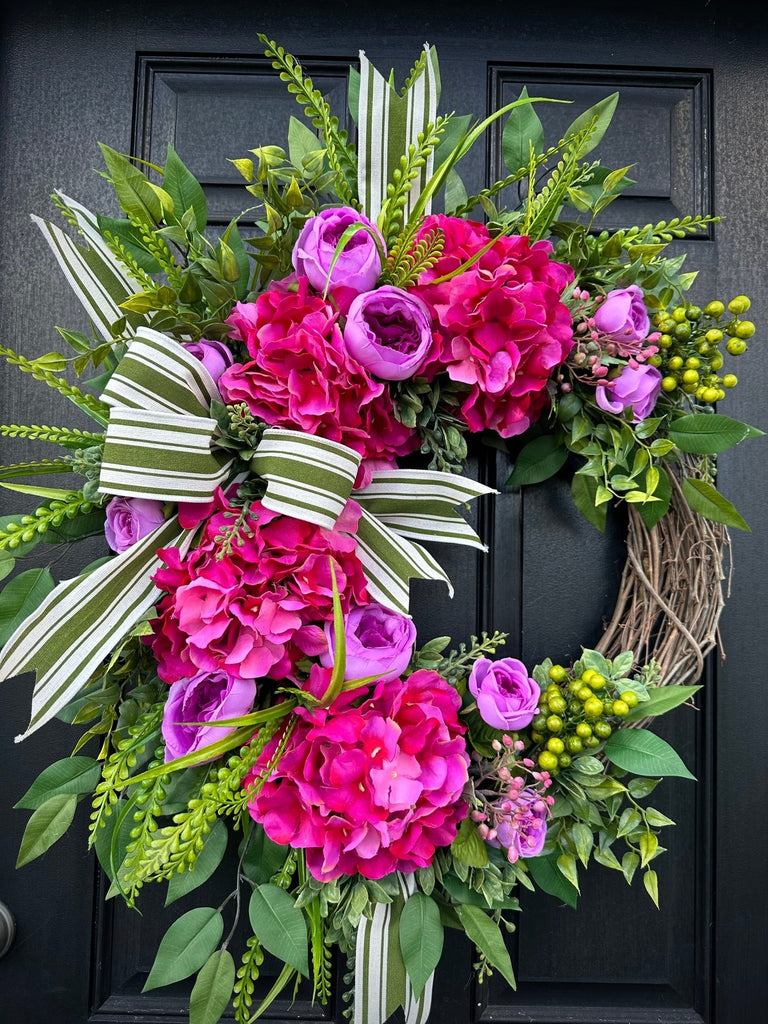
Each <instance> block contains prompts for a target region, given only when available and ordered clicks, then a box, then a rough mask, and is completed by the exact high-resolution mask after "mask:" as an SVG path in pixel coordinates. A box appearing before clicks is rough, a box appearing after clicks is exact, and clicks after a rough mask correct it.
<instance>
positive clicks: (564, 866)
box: [557, 853, 581, 892]
mask: <svg viewBox="0 0 768 1024" xmlns="http://www.w3.org/2000/svg"><path fill="white" fill-rule="evenodd" d="M557 867H558V870H559V871H560V873H561V874H562V875H563V877H564V878H566V879H567V880H568V881H569V882H570V883H571V885H572V886H573V887H574V889H577V890H578V891H579V892H581V890H580V889H579V871H578V868H577V867H576V858H575V857H574V856H573V854H571V853H561V854H560V856H559V857H558V858H557Z"/></svg>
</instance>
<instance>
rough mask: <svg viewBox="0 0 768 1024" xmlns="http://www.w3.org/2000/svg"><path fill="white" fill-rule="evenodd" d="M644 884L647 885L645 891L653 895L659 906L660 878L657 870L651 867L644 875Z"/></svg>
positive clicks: (652, 897)
mask: <svg viewBox="0 0 768 1024" xmlns="http://www.w3.org/2000/svg"><path fill="white" fill-rule="evenodd" d="M643 885H644V886H645V891H646V892H647V893H648V895H649V896H650V897H651V899H652V900H653V902H654V903H655V904H656V906H657V907H658V905H659V879H658V877H657V875H656V872H655V871H652V870H651V869H650V868H649V869H648V870H647V871H646V872H645V874H644V875H643Z"/></svg>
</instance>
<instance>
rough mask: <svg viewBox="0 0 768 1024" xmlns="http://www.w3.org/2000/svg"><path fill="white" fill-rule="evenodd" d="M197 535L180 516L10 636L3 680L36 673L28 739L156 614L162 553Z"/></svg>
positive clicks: (73, 583) (77, 582) (0, 665)
mask: <svg viewBox="0 0 768 1024" xmlns="http://www.w3.org/2000/svg"><path fill="white" fill-rule="evenodd" d="M191 537H192V533H191V532H190V531H186V530H182V528H181V527H180V526H179V522H178V520H177V519H176V518H175V517H174V518H173V519H170V520H168V521H167V522H165V523H163V524H162V525H161V526H158V527H157V529H156V530H153V531H152V533H150V534H147V536H146V537H143V538H142V539H141V540H140V541H138V543H136V544H134V545H133V546H132V547H130V548H129V549H128V550H127V551H124V552H123V553H122V554H121V555H117V556H116V557H115V558H110V559H109V560H108V561H107V562H104V563H103V564H102V565H100V566H99V567H98V568H96V569H94V570H93V571H92V572H89V573H83V574H82V575H80V576H77V577H75V578H74V579H71V580H63V581H62V582H61V583H59V584H58V586H56V587H54V589H53V590H52V591H51V592H50V594H48V596H47V597H46V598H45V600H44V601H43V603H42V604H41V605H40V607H39V608H37V609H36V611H34V612H33V613H32V614H31V615H29V616H28V617H27V618H26V619H25V620H24V621H23V622H22V623H21V625H20V626H19V627H18V628H17V629H16V631H15V632H14V633H13V635H12V636H11V637H10V639H9V640H8V642H7V643H6V645H5V646H4V647H3V650H2V653H1V654H0V680H3V679H11V678H12V677H13V676H17V675H20V674H21V673H22V672H29V671H34V672H35V673H36V677H37V678H36V680H35V687H34V691H33V694H32V710H31V717H30V723H29V726H28V727H27V730H26V732H24V733H23V734H22V735H21V736H17V737H16V742H17V743H18V742H19V741H20V740H23V739H26V738H27V736H29V735H31V734H32V733H33V732H35V731H36V730H37V729H39V728H40V727H41V726H42V725H44V724H45V723H46V722H47V721H49V720H50V719H51V718H53V716H54V715H55V714H56V713H57V712H58V711H60V710H61V709H62V708H63V707H64V705H65V704H67V703H68V702H69V701H70V700H71V699H72V698H73V697H74V696H75V695H76V694H77V693H78V691H79V690H81V689H82V687H83V686H84V685H85V684H86V683H87V682H88V680H89V678H90V677H91V675H92V673H93V672H94V670H95V669H96V667H97V666H98V665H99V664H100V663H101V662H103V660H104V658H105V657H106V656H107V655H108V654H109V653H110V652H111V651H112V650H114V648H115V647H116V646H117V644H118V643H119V642H120V640H122V638H123V637H124V636H125V635H126V634H127V633H128V632H129V631H130V630H131V628H132V627H133V626H134V625H135V624H136V623H137V622H138V621H139V620H140V619H141V617H142V616H143V615H144V614H145V612H146V611H148V609H150V608H151V607H152V605H153V604H154V602H155V600H156V599H157V597H158V595H159V593H160V592H159V590H158V589H157V587H156V586H155V584H154V583H153V582H152V580H151V579H150V577H151V576H152V574H153V573H154V572H155V570H156V569H157V568H159V567H160V565H161V564H162V563H161V561H160V559H159V558H158V556H157V549H158V548H162V547H174V546H176V547H181V548H182V550H184V549H185V548H186V547H187V546H188V544H189V541H190V540H191Z"/></svg>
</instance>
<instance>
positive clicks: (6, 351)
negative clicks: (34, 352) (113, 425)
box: [0, 345, 109, 426]
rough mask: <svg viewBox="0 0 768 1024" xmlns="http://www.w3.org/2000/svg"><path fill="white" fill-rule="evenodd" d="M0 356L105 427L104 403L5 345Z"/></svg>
mask: <svg viewBox="0 0 768 1024" xmlns="http://www.w3.org/2000/svg"><path fill="white" fill-rule="evenodd" d="M0 356H3V357H4V358H5V359H6V360H7V361H8V362H9V363H10V365H11V366H18V368H19V369H20V370H21V371H22V372H23V373H31V374H32V376H33V377H34V379H35V380H39V381H42V382H43V383H44V384H47V385H48V387H51V388H55V390H56V391H58V392H59V393H60V394H62V395H64V397H65V398H68V399H69V400H70V401H71V402H74V403H75V405H77V406H79V407H80V408H81V409H82V410H83V411H84V412H86V413H87V414H88V415H89V416H90V417H91V418H92V419H94V420H96V422H97V423H101V424H102V425H103V426H106V425H107V423H108V421H109V406H108V405H107V404H106V403H105V402H100V401H99V399H98V398H94V396H93V395H87V394H85V393H84V392H82V391H81V390H80V388H78V387H75V385H74V384H70V383H69V381H67V380H64V378H63V377H57V376H56V374H55V373H53V372H51V371H50V370H46V369H45V367H44V366H41V365H40V364H39V363H38V362H36V361H35V360H34V359H27V358H26V357H25V356H22V355H18V354H17V353H16V352H14V351H13V349H11V348H7V347H6V346H5V345H0Z"/></svg>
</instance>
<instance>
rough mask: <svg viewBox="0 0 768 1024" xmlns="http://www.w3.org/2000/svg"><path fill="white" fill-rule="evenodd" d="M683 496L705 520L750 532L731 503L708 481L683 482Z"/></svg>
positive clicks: (691, 478) (690, 478) (693, 478)
mask: <svg viewBox="0 0 768 1024" xmlns="http://www.w3.org/2000/svg"><path fill="white" fill-rule="evenodd" d="M683 494H684V495H685V500H686V501H687V502H688V504H689V505H690V506H691V508H692V509H693V511H694V512H698V513H699V515H701V516H704V518H705V519H711V520H713V522H715V523H723V525H725V526H733V527H735V528H736V529H737V530H746V531H747V532H749V526H748V524H747V523H746V522H745V520H744V519H742V517H741V516H740V515H739V513H738V512H737V511H736V509H735V508H734V507H733V505H732V504H731V503H730V501H728V499H727V498H724V497H723V496H722V494H720V492H719V491H717V490H715V488H714V487H713V486H712V484H710V483H707V481H706V480H699V479H697V478H695V477H687V478H686V479H685V480H683Z"/></svg>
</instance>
